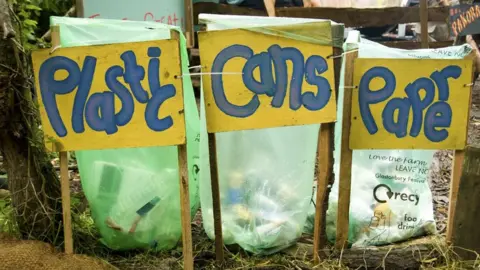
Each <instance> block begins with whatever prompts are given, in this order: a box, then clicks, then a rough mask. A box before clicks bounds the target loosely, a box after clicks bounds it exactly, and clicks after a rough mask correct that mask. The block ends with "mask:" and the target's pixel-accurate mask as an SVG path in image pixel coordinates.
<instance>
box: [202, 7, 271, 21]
mask: <svg viewBox="0 0 480 270" xmlns="http://www.w3.org/2000/svg"><path fill="white" fill-rule="evenodd" d="M202 13H208V14H224V15H246V16H267V12H266V11H262V10H257V9H252V8H244V7H237V6H234V5H225V4H216V3H210V2H199V3H195V4H193V21H194V24H195V25H197V24H198V15H200V14H202Z"/></svg>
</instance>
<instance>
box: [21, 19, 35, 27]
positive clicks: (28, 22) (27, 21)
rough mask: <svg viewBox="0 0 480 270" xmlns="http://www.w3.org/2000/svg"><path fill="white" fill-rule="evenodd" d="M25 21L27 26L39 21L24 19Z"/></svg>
mask: <svg viewBox="0 0 480 270" xmlns="http://www.w3.org/2000/svg"><path fill="white" fill-rule="evenodd" d="M23 23H24V24H25V25H27V26H37V22H36V21H34V20H29V19H26V20H24V21H23Z"/></svg>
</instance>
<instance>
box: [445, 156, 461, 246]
mask: <svg viewBox="0 0 480 270" xmlns="http://www.w3.org/2000/svg"><path fill="white" fill-rule="evenodd" d="M464 159H465V152H464V151H463V150H458V151H455V153H454V156H453V166H452V175H451V178H450V195H449V205H448V222H447V243H451V242H452V239H453V227H454V226H453V224H454V222H455V218H456V217H455V211H456V209H457V200H458V191H459V189H460V181H461V177H462V167H463V161H464Z"/></svg>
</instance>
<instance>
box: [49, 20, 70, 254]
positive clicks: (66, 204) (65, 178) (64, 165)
mask: <svg viewBox="0 0 480 270" xmlns="http://www.w3.org/2000/svg"><path fill="white" fill-rule="evenodd" d="M51 33H52V34H51V35H52V50H53V49H54V48H55V47H58V46H60V27H58V26H52V28H51ZM58 150H59V147H58V146H57V147H55V149H54V151H58ZM59 160H60V187H61V194H62V213H63V234H64V238H65V239H64V242H65V253H67V254H73V238H72V214H71V209H70V207H71V206H70V175H69V173H68V152H65V151H60V153H59Z"/></svg>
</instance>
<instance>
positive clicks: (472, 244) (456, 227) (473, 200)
mask: <svg viewBox="0 0 480 270" xmlns="http://www.w3.org/2000/svg"><path fill="white" fill-rule="evenodd" d="M464 157H465V158H464V163H463V170H462V172H461V173H459V174H461V176H460V177H461V179H462V180H461V182H460V183H459V188H458V189H457V190H456V191H457V192H458V193H460V194H461V196H459V197H458V199H456V201H455V205H454V208H455V210H456V211H455V212H456V215H455V219H454V220H452V224H453V226H452V227H450V238H451V240H452V244H453V246H454V247H455V253H457V254H458V255H460V257H461V258H462V259H464V260H475V259H476V258H477V254H478V253H480V231H479V230H478V228H477V227H478V224H479V223H480V196H478V194H480V148H474V147H467V149H466V151H465V156H464ZM451 203H452V202H450V207H451V208H452V205H451ZM449 219H450V217H449ZM452 236H453V237H452ZM474 252H476V253H477V254H475V253H474Z"/></svg>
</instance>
